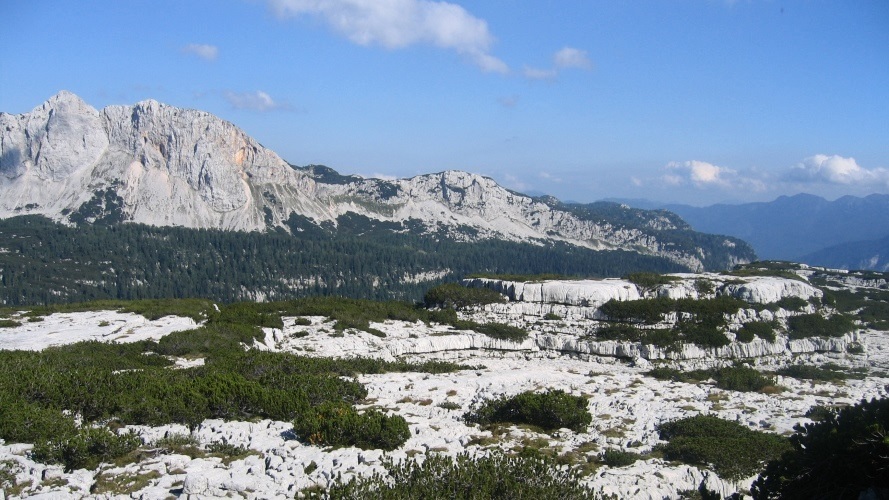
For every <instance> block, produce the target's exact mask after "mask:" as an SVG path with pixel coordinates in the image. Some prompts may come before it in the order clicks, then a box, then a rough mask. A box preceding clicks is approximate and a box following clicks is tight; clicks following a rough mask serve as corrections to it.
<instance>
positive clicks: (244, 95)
mask: <svg viewBox="0 0 889 500" xmlns="http://www.w3.org/2000/svg"><path fill="white" fill-rule="evenodd" d="M222 95H223V97H225V100H226V101H228V103H229V104H231V106H232V107H233V108H235V109H246V110H251V111H262V112H265V111H279V110H289V109H291V106H290V105H289V104H287V103H286V102H279V101H276V100H274V99H272V96H270V95H268V94H267V93H265V92H263V91H261V90H257V91H256V92H233V91H231V90H228V91H225V92H223V94H222Z"/></svg>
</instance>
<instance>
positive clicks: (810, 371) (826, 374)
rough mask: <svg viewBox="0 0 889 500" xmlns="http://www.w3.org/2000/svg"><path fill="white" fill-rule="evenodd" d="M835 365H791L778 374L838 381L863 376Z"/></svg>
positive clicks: (805, 378)
mask: <svg viewBox="0 0 889 500" xmlns="http://www.w3.org/2000/svg"><path fill="white" fill-rule="evenodd" d="M837 368H839V367H834V366H829V365H825V366H820V367H819V366H814V365H790V366H786V367H784V368H781V369H780V370H778V375H783V376H785V377H793V378H798V379H804V380H824V381H836V380H845V379H847V378H863V374H860V373H858V374H856V373H848V372H845V371H842V370H839V369H837Z"/></svg>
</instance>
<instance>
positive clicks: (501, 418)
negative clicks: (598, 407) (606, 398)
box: [464, 390, 593, 432]
mask: <svg viewBox="0 0 889 500" xmlns="http://www.w3.org/2000/svg"><path fill="white" fill-rule="evenodd" d="M587 407H588V404H587V400H586V399H584V398H583V397H581V396H572V395H571V394H568V393H566V392H565V391H562V390H551V391H547V392H542V393H540V392H531V391H526V392H523V393H520V394H517V395H515V396H511V397H506V396H503V397H500V398H498V399H494V400H489V401H486V402H485V403H484V404H483V405H481V406H480V407H479V408H478V409H476V410H474V411H471V412H468V413H466V414H465V415H464V418H465V419H466V421H467V422H470V423H477V424H481V425H489V424H493V423H512V424H530V425H536V426H538V427H541V428H543V429H546V430H556V429H561V428H568V429H571V430H574V431H576V432H582V431H583V430H584V429H586V428H587V426H589V425H590V422H592V420H593V417H592V415H590V412H589V410H588V408H587Z"/></svg>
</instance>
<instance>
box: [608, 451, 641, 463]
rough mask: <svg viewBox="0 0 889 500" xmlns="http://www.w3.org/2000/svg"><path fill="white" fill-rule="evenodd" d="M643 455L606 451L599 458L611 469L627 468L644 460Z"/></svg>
mask: <svg viewBox="0 0 889 500" xmlns="http://www.w3.org/2000/svg"><path fill="white" fill-rule="evenodd" d="M642 458H643V457H642V455H639V454H638V453H633V452H632V451H624V450H605V452H604V453H602V455H601V456H600V457H599V460H601V461H602V463H604V464H605V465H607V466H609V467H627V466H629V465H633V464H634V463H636V461H637V460H642Z"/></svg>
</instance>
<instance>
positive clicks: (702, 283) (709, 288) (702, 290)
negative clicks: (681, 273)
mask: <svg viewBox="0 0 889 500" xmlns="http://www.w3.org/2000/svg"><path fill="white" fill-rule="evenodd" d="M715 290H716V287H715V285H713V282H712V281H710V280H708V279H705V278H698V279H696V280H695V291H697V292H698V294H700V295H705V296H706V295H712V294H713V292H714V291H715Z"/></svg>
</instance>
